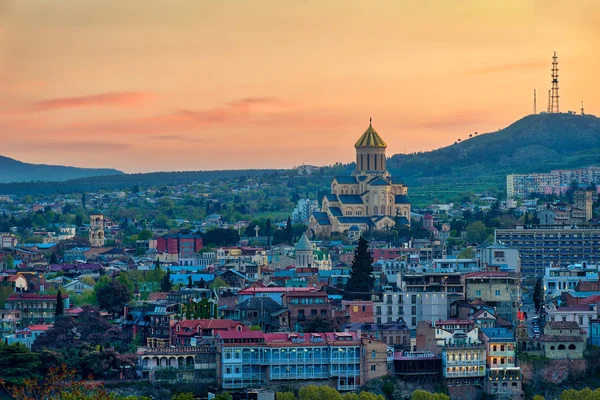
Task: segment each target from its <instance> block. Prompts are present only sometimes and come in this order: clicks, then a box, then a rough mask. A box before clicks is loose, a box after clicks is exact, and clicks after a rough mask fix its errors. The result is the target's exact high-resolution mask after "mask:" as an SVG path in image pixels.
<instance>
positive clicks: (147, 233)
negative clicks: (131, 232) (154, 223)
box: [138, 229, 153, 240]
mask: <svg viewBox="0 0 600 400" xmlns="http://www.w3.org/2000/svg"><path fill="white" fill-rule="evenodd" d="M152 237H153V234H152V231H151V230H149V229H143V230H142V231H141V232H140V233H139V234H138V240H149V239H152Z"/></svg>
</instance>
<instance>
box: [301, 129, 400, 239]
mask: <svg viewBox="0 0 600 400" xmlns="http://www.w3.org/2000/svg"><path fill="white" fill-rule="evenodd" d="M354 147H355V149H356V169H355V171H354V172H353V173H352V174H351V175H344V176H335V177H334V178H333V180H332V181H331V192H330V193H327V194H325V196H324V197H323V200H322V205H321V211H319V212H315V213H313V215H312V216H311V218H310V221H309V225H310V228H311V229H312V230H313V231H314V232H315V233H325V234H329V233H332V232H344V231H347V230H348V229H349V228H350V227H351V226H353V225H356V226H358V227H359V228H360V229H361V230H362V231H365V230H367V229H389V228H391V227H392V226H394V225H395V224H396V223H401V224H405V225H409V224H410V200H409V199H408V196H407V194H408V188H407V186H406V185H404V184H403V183H402V182H401V181H400V180H399V179H398V178H395V177H392V176H391V175H390V173H389V172H388V170H387V168H386V162H387V161H386V157H385V150H386V148H387V144H386V143H385V142H384V141H383V139H382V138H381V136H379V134H378V133H377V132H376V131H375V129H373V126H372V125H371V124H369V127H368V128H367V130H366V131H365V132H364V133H363V135H362V136H361V137H360V138H359V139H358V141H357V142H356V144H355V145H354Z"/></svg>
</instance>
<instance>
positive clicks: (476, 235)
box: [466, 221, 488, 243]
mask: <svg viewBox="0 0 600 400" xmlns="http://www.w3.org/2000/svg"><path fill="white" fill-rule="evenodd" d="M466 232H467V241H468V242H469V243H483V241H484V240H485V238H486V237H487V235H488V232H487V228H486V227H485V224H484V223H483V222H481V221H475V222H473V223H471V224H469V226H467V229H466Z"/></svg>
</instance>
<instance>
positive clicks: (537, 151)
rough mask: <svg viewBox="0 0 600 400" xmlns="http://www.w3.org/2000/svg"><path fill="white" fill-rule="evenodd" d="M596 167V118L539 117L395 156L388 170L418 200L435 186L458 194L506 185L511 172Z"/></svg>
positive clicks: (599, 126) (599, 157) (599, 159)
mask: <svg viewBox="0 0 600 400" xmlns="http://www.w3.org/2000/svg"><path fill="white" fill-rule="evenodd" d="M599 164H600V119H599V118H597V117H595V116H593V115H583V116H582V115H573V114H537V115H529V116H527V117H525V118H522V119H521V120H519V121H517V122H515V123H513V124H512V125H510V126H508V127H506V128H504V129H501V130H499V131H497V132H493V133H488V134H480V135H476V136H473V137H472V138H469V139H467V140H464V141H462V142H459V143H455V144H453V145H451V146H448V147H444V148H441V149H438V150H434V151H429V152H423V153H413V154H396V155H394V156H392V157H391V159H390V160H389V162H388V168H389V169H390V172H391V173H392V174H393V175H395V176H400V177H402V178H403V179H404V180H405V182H406V183H407V184H408V185H409V190H410V191H411V192H412V193H413V195H416V196H420V195H422V194H423V193H422V192H423V190H427V191H428V192H430V194H431V192H435V191H436V188H437V189H438V190H440V191H442V192H443V191H444V188H446V190H447V191H449V192H460V191H466V190H480V189H483V188H486V187H490V186H500V185H504V183H505V181H506V175H507V174H511V173H531V172H549V171H550V170H552V169H567V168H577V167H584V166H589V165H599ZM434 195H435V194H434ZM440 197H443V196H440Z"/></svg>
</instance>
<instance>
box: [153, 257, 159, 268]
mask: <svg viewBox="0 0 600 400" xmlns="http://www.w3.org/2000/svg"><path fill="white" fill-rule="evenodd" d="M154 270H155V271H160V260H159V259H158V257H156V262H155V263H154Z"/></svg>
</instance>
